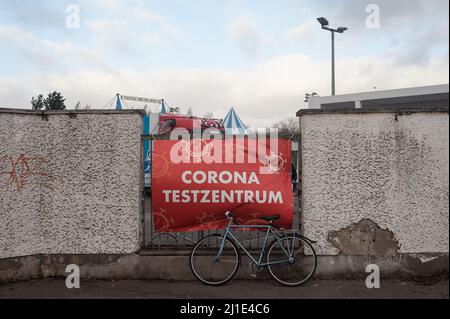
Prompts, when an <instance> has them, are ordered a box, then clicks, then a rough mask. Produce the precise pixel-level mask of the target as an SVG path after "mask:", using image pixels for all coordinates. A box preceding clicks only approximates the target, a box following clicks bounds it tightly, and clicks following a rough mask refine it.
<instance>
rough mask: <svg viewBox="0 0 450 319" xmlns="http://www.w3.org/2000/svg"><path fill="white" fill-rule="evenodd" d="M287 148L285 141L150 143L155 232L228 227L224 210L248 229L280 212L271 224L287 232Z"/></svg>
mask: <svg viewBox="0 0 450 319" xmlns="http://www.w3.org/2000/svg"><path fill="white" fill-rule="evenodd" d="M274 146H276V147H275V148H274ZM290 147H291V144H290V141H289V140H285V139H276V140H269V139H268V140H264V141H260V140H257V139H244V138H238V139H226V140H211V141H200V140H194V141H172V140H158V141H155V144H154V153H153V164H152V208H153V214H154V215H153V216H154V225H155V230H156V231H158V232H185V231H198V230H208V229H220V228H223V227H225V226H226V224H227V220H226V218H225V212H226V211H230V212H232V213H233V214H234V215H235V216H236V217H237V218H238V221H239V222H240V223H242V224H249V225H264V224H266V222H265V221H262V220H261V219H259V217H261V216H265V215H278V214H279V215H280V216H281V217H280V219H279V220H277V221H276V222H275V223H274V224H275V225H276V226H277V227H280V228H285V229H290V228H291V227H292V222H293V212H294V208H293V192H292V182H291V148H290ZM274 150H275V152H274Z"/></svg>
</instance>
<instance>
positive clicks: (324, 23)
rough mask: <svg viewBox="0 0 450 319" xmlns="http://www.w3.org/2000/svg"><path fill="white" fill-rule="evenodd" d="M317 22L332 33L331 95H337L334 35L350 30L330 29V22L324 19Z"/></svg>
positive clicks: (342, 28) (343, 28) (344, 28)
mask: <svg viewBox="0 0 450 319" xmlns="http://www.w3.org/2000/svg"><path fill="white" fill-rule="evenodd" d="M317 21H319V23H320V25H321V26H322V29H323V30H327V31H330V32H331V95H336V80H335V75H336V72H335V62H334V58H335V53H334V34H335V33H336V32H337V33H344V32H345V31H347V30H348V28H346V27H339V28H337V29H332V28H330V27H329V24H330V23H329V22H328V20H327V19H325V18H324V17H320V18H317Z"/></svg>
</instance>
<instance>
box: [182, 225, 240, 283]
mask: <svg viewBox="0 0 450 319" xmlns="http://www.w3.org/2000/svg"><path fill="white" fill-rule="evenodd" d="M222 242H223V236H222V235H219V234H215V235H210V236H207V237H204V238H202V239H200V240H199V242H198V243H197V244H196V245H195V246H194V248H192V252H191V256H190V259H189V263H190V267H191V271H192V273H193V274H194V276H195V277H196V278H197V279H198V280H200V281H201V282H203V283H204V284H207V285H210V286H219V285H223V284H225V283H227V282H228V281H230V280H231V279H232V278H233V277H234V275H236V272H237V271H238V268H239V263H240V253H239V250H238V247H237V246H236V244H235V243H234V242H233V241H231V240H229V239H228V238H227V239H225V246H224V249H223V252H222V254H221V255H220V256H218V253H219V251H220V247H221V245H222Z"/></svg>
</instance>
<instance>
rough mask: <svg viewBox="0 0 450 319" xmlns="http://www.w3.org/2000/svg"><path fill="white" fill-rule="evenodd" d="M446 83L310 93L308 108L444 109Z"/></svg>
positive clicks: (446, 99) (445, 103)
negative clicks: (331, 94)
mask: <svg viewBox="0 0 450 319" xmlns="http://www.w3.org/2000/svg"><path fill="white" fill-rule="evenodd" d="M448 105H449V85H448V84H443V85H433V86H423V87H412V88H403V89H394V90H383V91H376V90H374V91H371V92H362V93H354V94H342V95H335V96H313V97H311V98H310V99H309V106H308V108H309V109H325V110H346V109H353V108H357V109H359V108H371V109H376V108H381V109H385V108H386V109H388V108H403V109H412V108H416V109H424V108H434V109H435V108H445V107H447V108H448Z"/></svg>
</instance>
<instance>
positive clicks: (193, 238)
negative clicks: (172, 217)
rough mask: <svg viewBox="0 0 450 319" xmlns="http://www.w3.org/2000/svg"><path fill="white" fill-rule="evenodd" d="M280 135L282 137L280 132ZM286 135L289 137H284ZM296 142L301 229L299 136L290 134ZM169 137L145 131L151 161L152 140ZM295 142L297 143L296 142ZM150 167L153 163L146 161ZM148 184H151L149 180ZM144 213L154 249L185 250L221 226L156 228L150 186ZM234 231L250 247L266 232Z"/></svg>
mask: <svg viewBox="0 0 450 319" xmlns="http://www.w3.org/2000/svg"><path fill="white" fill-rule="evenodd" d="M280 138H283V137H282V136H280ZM284 138H286V137H284ZM289 138H290V139H291V141H292V142H293V143H297V147H292V154H291V160H292V163H293V164H294V166H295V167H296V171H297V181H296V182H295V185H296V187H295V188H294V189H293V192H292V196H293V197H294V224H293V229H294V230H298V229H299V225H300V220H301V209H300V207H301V205H300V198H301V196H299V194H300V189H301V187H300V186H299V179H300V180H301V178H299V176H301V169H300V166H301V165H300V163H301V161H300V152H299V147H298V145H299V143H298V140H295V139H292V138H291V137H289ZM161 139H168V137H161V136H153V135H145V136H143V142H144V143H147V144H146V145H145V147H144V148H145V149H146V150H148V152H149V153H148V154H149V155H150V161H151V159H152V158H153V145H154V144H153V143H154V142H155V141H156V140H161ZM293 146H295V144H293ZM146 166H149V167H150V170H151V164H150V165H146ZM146 176H148V172H146ZM147 185H148V184H147ZM144 195H145V196H144V213H145V246H146V247H147V248H150V249H154V250H168V249H173V250H185V249H190V248H191V247H192V246H193V245H194V244H195V243H196V242H197V241H198V240H199V239H200V238H202V237H204V236H207V235H210V234H215V233H218V232H221V231H220V230H207V231H196V232H182V233H158V232H156V231H155V229H154V222H153V211H152V204H151V200H152V198H151V187H145V192H144ZM234 234H235V235H236V236H237V237H238V238H239V240H240V241H241V242H242V243H243V244H244V245H245V246H246V248H247V249H253V248H258V247H260V245H261V244H262V242H263V241H264V236H265V233H262V232H261V231H246V230H237V231H235V232H234Z"/></svg>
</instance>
